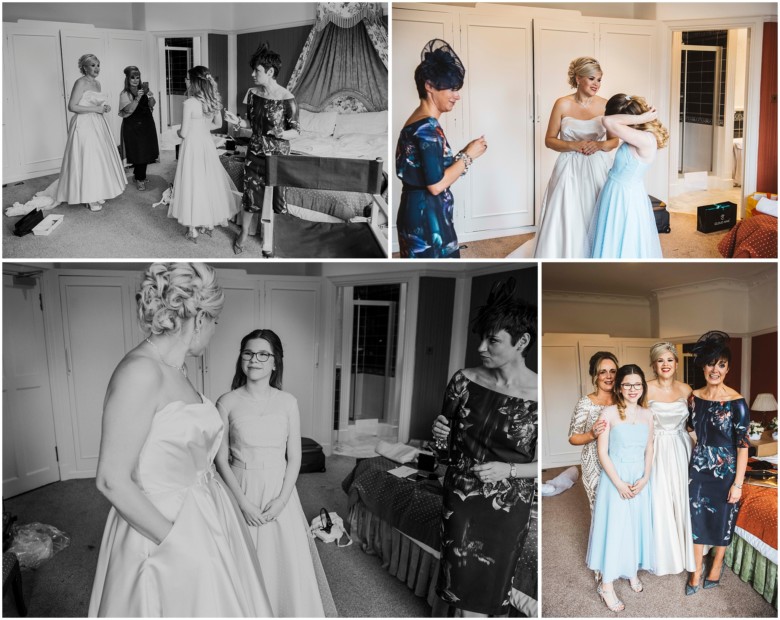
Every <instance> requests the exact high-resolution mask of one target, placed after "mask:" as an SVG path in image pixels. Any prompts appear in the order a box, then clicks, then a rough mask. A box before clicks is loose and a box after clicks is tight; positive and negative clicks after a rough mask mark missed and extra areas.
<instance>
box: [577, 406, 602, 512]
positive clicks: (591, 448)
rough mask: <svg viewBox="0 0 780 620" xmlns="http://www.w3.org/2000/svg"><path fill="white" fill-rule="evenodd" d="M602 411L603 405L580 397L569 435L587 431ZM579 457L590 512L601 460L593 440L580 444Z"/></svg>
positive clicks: (597, 483) (599, 473)
mask: <svg viewBox="0 0 780 620" xmlns="http://www.w3.org/2000/svg"><path fill="white" fill-rule="evenodd" d="M602 411H604V405H594V404H593V401H591V399H590V398H588V397H587V396H583V397H582V398H580V399H579V400H578V401H577V405H576V406H575V407H574V413H573V414H572V416H571V424H570V425H569V437H571V436H572V435H578V434H580V433H589V432H590V430H591V429H592V428H593V425H594V424H595V423H596V420H598V419H599V416H600V415H601V412H602ZM580 458H581V460H582V485H583V486H584V487H585V492H586V493H587V494H588V503H589V504H590V511H591V513H592V512H593V502H595V501H596V490H597V489H598V488H599V476H601V462H600V461H599V455H598V451H597V445H596V442H595V441H591V442H589V443H586V444H585V445H584V446H582V454H581V457H580Z"/></svg>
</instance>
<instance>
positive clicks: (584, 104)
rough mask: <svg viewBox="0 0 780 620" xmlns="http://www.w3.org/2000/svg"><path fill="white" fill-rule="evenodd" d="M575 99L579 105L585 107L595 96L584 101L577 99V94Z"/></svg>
mask: <svg viewBox="0 0 780 620" xmlns="http://www.w3.org/2000/svg"><path fill="white" fill-rule="evenodd" d="M574 101H576V102H577V103H578V104H579V105H581V106H582V107H583V108H587V107H588V106H589V105H590V102H591V101H593V97H591V98H590V99H588V102H587V103H582V101H580V100H579V99H577V95H574Z"/></svg>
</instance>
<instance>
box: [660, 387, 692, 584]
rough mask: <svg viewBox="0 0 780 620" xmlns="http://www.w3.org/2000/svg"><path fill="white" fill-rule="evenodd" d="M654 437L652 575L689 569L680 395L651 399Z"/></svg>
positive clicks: (686, 441) (687, 447)
mask: <svg viewBox="0 0 780 620" xmlns="http://www.w3.org/2000/svg"><path fill="white" fill-rule="evenodd" d="M649 406H650V410H651V411H652V412H653V425H654V427H655V440H654V444H653V471H652V474H651V477H652V480H653V487H652V489H653V493H652V498H653V530H654V531H655V532H663V535H659V536H656V537H655V562H656V566H655V569H656V575H676V574H677V573H680V572H682V571H684V570H687V571H691V572H693V571H694V570H695V569H696V559H695V558H694V555H693V533H692V531H691V510H690V506H689V504H688V463H689V461H690V460H691V448H692V442H691V438H690V436H689V435H688V433H687V432H686V430H685V422H686V420H687V419H688V404H687V403H686V401H685V399H684V398H680V399H678V400H676V401H674V402H672V403H663V402H659V401H657V400H651V401H650V403H649Z"/></svg>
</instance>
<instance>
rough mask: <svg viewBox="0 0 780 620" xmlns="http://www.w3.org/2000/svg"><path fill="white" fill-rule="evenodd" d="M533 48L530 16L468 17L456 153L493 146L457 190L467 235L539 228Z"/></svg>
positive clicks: (463, 34)
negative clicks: (472, 144)
mask: <svg viewBox="0 0 780 620" xmlns="http://www.w3.org/2000/svg"><path fill="white" fill-rule="evenodd" d="M531 43H532V41H531V20H530V18H517V17H495V16H487V15H470V14H469V15H462V16H461V49H460V50H458V51H459V53H461V54H462V58H463V62H464V64H465V65H466V81H465V84H464V87H463V91H462V95H463V103H462V105H463V114H464V116H465V120H464V132H465V135H463V138H464V142H463V144H452V147H453V149H454V150H458V149H460V148H463V147H464V146H465V143H466V142H467V141H469V140H472V139H474V138H477V137H479V136H481V135H485V137H486V138H487V140H488V150H487V152H486V153H485V154H484V155H483V156H482V158H481V159H479V160H478V161H477V162H476V163H475V164H474V167H473V168H472V169H471V170H470V171H469V173H468V174H467V175H466V176H465V177H464V178H463V179H461V180H460V182H459V183H458V184H456V185H455V187H454V188H453V191H454V193H455V205H456V206H455V211H456V213H461V214H462V217H463V222H464V223H463V226H462V227H458V228H461V230H464V231H466V232H475V231H481V230H496V231H499V230H502V229H506V228H516V227H520V226H530V225H532V224H533V223H534V212H533V119H532V111H531V110H532V108H531V105H532V104H531V92H532V88H531V87H532V54H533V52H532V47H531ZM464 181H467V183H464ZM464 185H465V188H464ZM464 189H466V190H467V191H466V192H464ZM464 198H465V200H464ZM458 219H460V218H458Z"/></svg>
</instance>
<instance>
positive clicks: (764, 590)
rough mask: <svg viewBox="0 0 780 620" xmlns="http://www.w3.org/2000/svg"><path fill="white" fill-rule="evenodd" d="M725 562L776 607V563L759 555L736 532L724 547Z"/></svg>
mask: <svg viewBox="0 0 780 620" xmlns="http://www.w3.org/2000/svg"><path fill="white" fill-rule="evenodd" d="M725 562H726V566H728V567H730V568H731V570H732V571H734V573H735V574H736V575H738V576H739V578H740V579H741V580H742V581H746V582H747V583H749V584H750V585H752V586H753V589H754V590H755V591H756V592H758V593H759V594H760V595H761V596H762V597H763V598H764V600H765V601H767V602H768V603H769V604H770V605H772V606H773V607H774V608H775V609H777V564H775V563H774V562H772V561H771V560H769V559H767V558H766V557H764V556H763V555H761V553H759V552H758V550H757V549H756V548H755V547H753V546H752V545H751V544H750V543H749V542H747V541H746V540H745V539H744V538H742V536H740V535H739V534H737V533H735V534H734V535H733V536H732V538H731V544H730V545H729V547H728V549H726V558H725Z"/></svg>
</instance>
